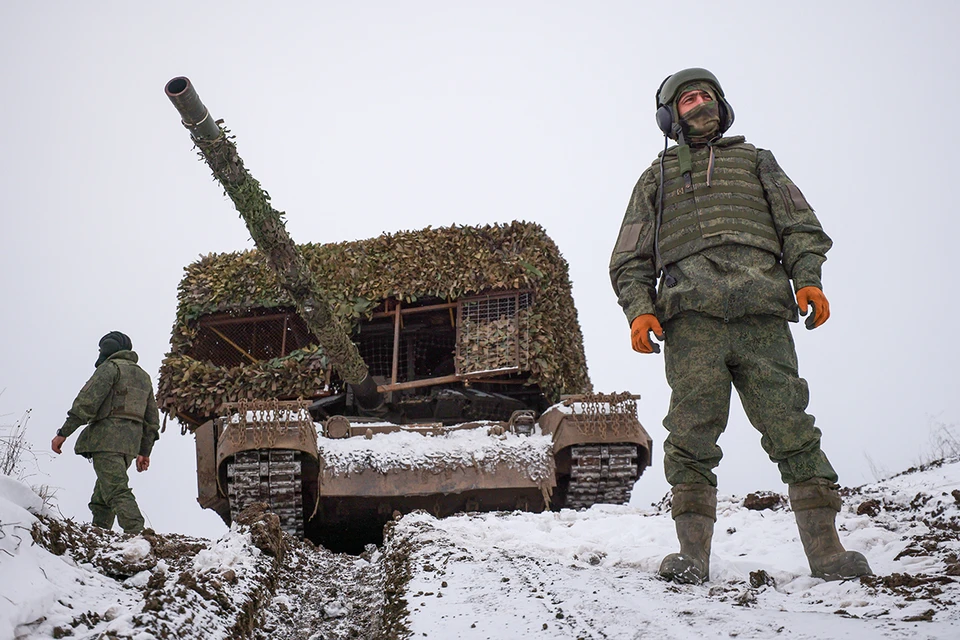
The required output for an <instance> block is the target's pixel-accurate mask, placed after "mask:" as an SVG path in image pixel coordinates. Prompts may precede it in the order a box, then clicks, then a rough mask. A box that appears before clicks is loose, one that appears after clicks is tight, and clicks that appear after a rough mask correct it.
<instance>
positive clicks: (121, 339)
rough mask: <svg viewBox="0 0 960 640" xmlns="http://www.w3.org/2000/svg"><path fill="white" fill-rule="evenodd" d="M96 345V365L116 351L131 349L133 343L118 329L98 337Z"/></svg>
mask: <svg viewBox="0 0 960 640" xmlns="http://www.w3.org/2000/svg"><path fill="white" fill-rule="evenodd" d="M98 346H99V347H100V357H98V358H97V365H96V366H98V367H99V366H100V365H101V364H103V363H104V362H106V360H107V358H109V357H110V356H112V355H113V354H115V353H116V352H117V351H124V350H129V349H133V343H132V342H131V341H130V337H129V336H127V334H125V333H121V332H119V331H111V332H110V333H108V334H107V335H105V336H103V337H102V338H100V343H99V345H98Z"/></svg>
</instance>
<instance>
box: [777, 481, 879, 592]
mask: <svg viewBox="0 0 960 640" xmlns="http://www.w3.org/2000/svg"><path fill="white" fill-rule="evenodd" d="M837 489H838V486H837V485H836V484H834V483H832V482H830V481H829V480H824V479H823V478H813V479H812V480H807V481H806V482H800V483H797V484H792V485H790V506H791V507H792V508H793V513H794V515H795V516H796V518H797V528H798V529H799V530H800V542H801V543H803V552H804V553H805V554H807V562H808V563H809V564H810V571H811V572H812V573H813V575H814V577H816V578H823V579H824V580H845V579H847V578H856V577H859V576H868V575H873V571H871V570H870V564H869V563H868V562H867V559H866V558H865V557H864V555H863V554H862V553H860V552H858V551H847V550H845V549H844V548H843V545H841V544H840V535H839V534H838V533H837V513H839V512H840V505H841V502H840V494H839V492H838V491H837Z"/></svg>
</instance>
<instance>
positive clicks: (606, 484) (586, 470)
mask: <svg viewBox="0 0 960 640" xmlns="http://www.w3.org/2000/svg"><path fill="white" fill-rule="evenodd" d="M570 454H571V457H572V461H573V467H572V468H571V470H570V486H569V488H568V489H567V499H566V503H565V505H564V506H565V507H567V508H568V509H588V508H590V507H592V506H593V505H595V504H626V503H627V502H629V501H630V492H631V491H632V490H633V485H634V482H636V480H637V477H638V475H639V470H638V469H637V446H636V445H633V444H581V445H574V446H573V447H572V448H571V452H570Z"/></svg>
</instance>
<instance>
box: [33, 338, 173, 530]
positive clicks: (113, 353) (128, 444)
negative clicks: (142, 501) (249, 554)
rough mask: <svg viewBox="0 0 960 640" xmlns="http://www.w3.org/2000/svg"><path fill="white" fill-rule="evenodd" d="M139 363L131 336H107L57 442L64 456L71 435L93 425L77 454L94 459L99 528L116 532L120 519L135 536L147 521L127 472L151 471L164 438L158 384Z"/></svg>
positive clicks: (81, 438) (78, 445)
mask: <svg viewBox="0 0 960 640" xmlns="http://www.w3.org/2000/svg"><path fill="white" fill-rule="evenodd" d="M137 360H138V356H137V354H136V352H135V351H133V344H132V343H131V342H130V338H129V337H127V336H126V335H124V334H123V333H120V332H119V331H111V332H110V333H108V334H107V335H105V336H103V338H101V339H100V357H99V358H97V364H96V371H94V372H93V376H92V377H91V378H90V379H89V380H88V381H87V383H86V384H85V385H84V386H83V388H82V389H81V390H80V393H79V394H78V395H77V399H76V400H74V401H73V407H72V408H71V409H70V411H68V412H67V419H66V421H65V422H64V423H63V426H62V427H60V429H59V430H58V431H57V435H56V436H55V437H54V438H53V441H52V443H51V447H52V448H53V451H54V453H57V454H59V453H61V447H62V446H63V443H64V442H65V441H66V439H67V438H68V437H69V436H70V434H71V433H73V432H74V431H76V430H77V429H78V428H80V426H82V425H84V424H85V425H87V427H86V429H84V430H83V431H82V432H81V433H80V436H79V437H78V438H77V443H76V445H75V446H74V451H76V453H78V454H79V455H82V456H84V457H86V458H89V459H90V461H91V462H93V470H94V471H95V472H96V474H97V482H96V484H95V485H94V487H93V496H92V497H91V498H90V504H89V507H90V511H91V512H92V513H93V524H95V525H96V526H98V527H101V528H103V529H111V528H113V522H114V519H116V520H118V521H119V522H120V526H121V527H122V528H123V531H124V532H125V533H129V534H136V533H140V532H141V531H142V530H143V524H144V523H143V515H141V513H140V508H139V507H138V506H137V500H136V498H135V497H134V495H133V490H132V489H131V488H130V485H129V481H128V478H127V469H129V467H130V464H131V463H132V462H133V461H134V460H136V462H137V471H146V470H147V469H149V468H150V452H151V451H152V450H153V444H154V442H155V441H156V440H157V438H159V437H160V414H159V412H158V411H157V401H156V400H155V399H154V396H153V382H152V381H151V380H150V376H149V375H148V374H147V372H146V371H144V370H143V369H141V368H140V367H139V366H138V365H137Z"/></svg>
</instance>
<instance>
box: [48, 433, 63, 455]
mask: <svg viewBox="0 0 960 640" xmlns="http://www.w3.org/2000/svg"><path fill="white" fill-rule="evenodd" d="M66 441H67V439H66V438H64V437H63V436H53V440H52V441H51V442H50V448H51V449H53V452H54V453H56V454H58V455H59V454H61V453H63V451H61V450H60V447H62V446H63V443H64V442H66Z"/></svg>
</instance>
